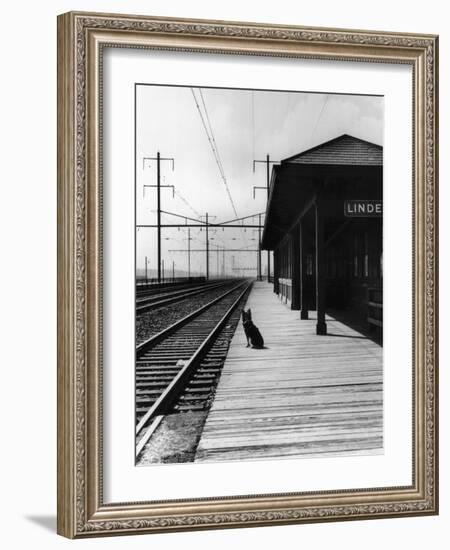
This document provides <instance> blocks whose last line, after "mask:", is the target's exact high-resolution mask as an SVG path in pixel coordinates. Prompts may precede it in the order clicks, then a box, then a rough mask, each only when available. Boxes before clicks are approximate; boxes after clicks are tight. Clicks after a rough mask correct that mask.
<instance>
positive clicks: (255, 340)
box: [242, 308, 264, 349]
mask: <svg viewBox="0 0 450 550" xmlns="http://www.w3.org/2000/svg"><path fill="white" fill-rule="evenodd" d="M242 324H243V326H244V332H245V336H246V338H247V347H250V345H251V346H252V348H255V349H263V348H264V340H263V337H262V336H261V333H260V332H259V330H258V328H257V327H256V326H255V325H254V324H253V321H252V310H251V309H250V308H249V309H248V310H247V311H245V309H243V310H242Z"/></svg>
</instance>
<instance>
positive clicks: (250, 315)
mask: <svg viewBox="0 0 450 550" xmlns="http://www.w3.org/2000/svg"><path fill="white" fill-rule="evenodd" d="M247 314H248V318H249V319H251V318H252V310H251V309H250V308H248V310H247Z"/></svg>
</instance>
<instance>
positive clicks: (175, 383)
mask: <svg viewBox="0 0 450 550" xmlns="http://www.w3.org/2000/svg"><path fill="white" fill-rule="evenodd" d="M251 284H252V283H251V282H248V281H244V282H243V283H241V284H240V285H237V286H236V287H234V288H233V289H232V290H231V291H229V292H227V293H225V294H223V295H222V296H221V297H219V299H216V300H214V301H213V302H214V303H218V302H219V301H220V300H222V299H223V298H225V297H226V296H227V295H229V294H230V292H234V291H235V290H237V289H238V288H239V287H240V286H243V285H245V288H244V290H242V291H241V292H240V293H239V296H238V297H237V298H236V300H235V301H234V302H233V303H232V305H231V306H230V307H229V308H228V310H227V311H226V313H225V314H224V315H223V316H222V317H221V319H220V320H219V321H218V322H217V323H216V324H215V326H214V328H213V329H212V330H211V331H210V332H209V334H208V335H207V337H206V338H205V339H204V340H203V342H202V343H201V344H200V345H199V346H198V348H197V349H196V351H195V352H194V353H193V355H192V356H191V357H190V358H189V359H188V360H187V361H185V363H184V366H183V367H182V368H181V370H180V371H179V372H178V373H177V374H176V375H175V376H174V377H173V379H172V381H171V382H170V384H169V385H168V386H167V387H166V389H165V390H164V391H163V392H162V393H161V395H160V396H159V398H158V399H157V400H156V401H155V403H153V405H152V406H151V407H150V408H149V410H148V411H147V413H146V414H145V415H144V416H143V417H142V419H141V420H140V422H139V423H138V424H137V426H136V435H139V433H140V432H141V431H142V430H143V429H144V428H145V426H146V425H147V424H148V423H149V422H150V420H153V422H152V424H151V425H150V426H149V428H148V430H147V431H146V433H145V435H144V436H143V437H142V438H141V439H140V440H139V442H138V444H137V446H136V458H137V457H138V456H139V455H140V453H141V452H142V450H143V448H144V447H145V445H146V444H147V442H148V440H149V439H150V437H151V435H152V434H153V433H154V431H155V430H156V428H157V427H158V425H159V423H160V422H161V420H162V418H163V417H164V412H165V411H166V410H167V409H168V408H169V407H170V406H171V405H172V404H173V402H174V401H175V400H176V399H177V398H178V397H179V395H180V393H181V392H182V391H183V389H184V388H185V386H186V381H187V380H188V379H189V377H190V376H191V374H192V373H193V372H194V371H195V368H196V367H197V365H198V364H199V362H200V361H201V360H202V359H203V358H204V357H205V355H206V354H207V352H208V350H209V349H210V347H211V346H212V345H213V343H214V340H215V339H216V338H217V336H218V335H219V334H220V332H221V330H222V329H223V327H224V326H225V323H226V322H227V321H228V318H229V317H230V316H231V315H232V314H233V312H234V310H235V309H236V307H237V306H238V305H239V303H240V301H241V300H242V298H243V297H244V296H245V293H246V292H247V291H248V289H249V287H250V286H251ZM212 304H213V303H212V302H211V303H210V304H209V306H211V305H212ZM200 309H202V310H204V308H200ZM206 309H207V308H206ZM198 311H200V310H197V312H194V313H197V315H196V316H195V317H197V316H198V315H199V314H200V313H198ZM202 312H203V311H202ZM185 319H186V318H185ZM172 326H173V325H172ZM169 328H171V327H169ZM172 332H173V331H172ZM172 332H171V333H172Z"/></svg>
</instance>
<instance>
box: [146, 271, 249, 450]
mask: <svg viewBox="0 0 450 550" xmlns="http://www.w3.org/2000/svg"><path fill="white" fill-rule="evenodd" d="M250 288H251V282H248V281H243V282H240V283H239V284H237V285H235V286H234V287H233V288H231V289H229V290H227V291H226V292H224V293H223V294H222V295H221V296H219V297H218V298H215V299H214V300H212V301H211V302H209V303H208V304H206V305H205V306H203V307H201V308H199V309H198V310H197V311H195V312H193V313H191V314H190V315H187V316H186V317H184V318H183V319H181V320H180V321H178V322H176V323H174V324H173V325H172V326H170V327H168V328H167V329H165V330H163V331H162V332H160V333H158V334H156V335H155V336H153V337H152V338H150V339H149V340H147V341H146V342H143V343H142V344H140V345H139V346H138V347H137V349H136V458H138V457H139V455H140V454H141V452H142V450H143V449H144V447H145V445H146V444H147V442H148V441H149V439H150V437H151V436H152V434H153V433H154V432H155V430H156V429H157V427H158V426H159V424H160V423H161V420H162V419H163V418H164V416H165V415H167V414H173V413H177V412H180V413H181V412H190V411H201V410H206V409H207V408H208V407H209V406H210V404H211V401H212V398H213V395H214V390H215V387H216V385H217V381H218V379H219V376H220V372H221V369H222V366H223V363H224V361H225V358H226V355H227V352H228V347H229V343H230V340H231V337H232V336H233V333H234V331H235V328H236V325H237V322H238V321H239V315H240V311H241V309H240V307H239V306H240V305H242V304H243V303H245V299H246V298H247V295H248V293H249V291H250Z"/></svg>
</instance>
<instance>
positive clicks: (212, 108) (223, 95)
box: [136, 85, 384, 276]
mask: <svg viewBox="0 0 450 550" xmlns="http://www.w3.org/2000/svg"><path fill="white" fill-rule="evenodd" d="M383 111H384V110H383V98H382V97H379V96H356V95H337V94H323V93H309V92H308V93H302V92H297V91H295V92H290V91H286V92H284V91H263V90H236V89H223V88H222V89H220V88H190V87H184V86H183V87H176V86H156V85H138V86H137V92H136V223H137V225H143V224H155V223H156V189H155V188H152V187H144V186H146V185H155V184H156V174H157V170H156V162H155V161H145V162H144V161H143V159H144V157H155V156H156V154H157V152H158V151H159V152H160V154H161V157H170V158H174V169H173V170H172V163H171V162H167V161H164V162H161V184H162V185H173V186H174V187H175V196H174V197H173V196H172V188H163V189H162V190H161V209H162V210H165V211H167V212H172V213H176V214H178V215H181V216H188V217H191V218H195V219H199V217H200V216H201V215H203V216H204V215H205V213H206V212H208V215H209V217H210V221H213V222H221V221H226V220H231V219H234V218H236V215H235V212H236V213H237V215H238V217H243V216H249V215H253V214H255V213H260V212H264V211H265V207H266V197H267V195H266V192H265V190H262V189H258V190H256V192H255V198H253V187H254V186H261V187H262V186H265V185H266V166H265V165H264V164H257V165H256V169H255V171H253V160H254V159H257V160H265V159H266V155H267V154H269V155H270V159H271V160H273V161H280V160H282V159H285V158H287V157H290V156H292V155H295V154H297V153H300V152H302V151H304V150H306V149H309V148H310V147H313V146H315V145H318V144H320V143H323V142H325V141H328V140H330V139H333V138H335V137H337V136H339V135H341V134H344V133H346V134H350V135H353V136H355V137H358V138H361V139H364V140H367V141H371V142H373V143H377V144H379V145H383V128H384V126H383ZM230 197H231V198H230ZM203 219H204V218H203ZM263 219H264V217H262V220H263ZM175 220H177V218H176V217H174V216H171V215H168V214H163V215H162V223H163V224H164V223H177V222H176V221H175ZM179 221H180V223H184V220H182V219H179ZM247 221H248V223H257V218H253V219H249V220H247ZM156 234H157V232H156V229H150V228H139V229H138V230H137V233H136V267H137V269H138V271H139V270H141V269H144V266H145V257H147V261H148V269H149V276H150V273H151V272H152V270H154V269H155V268H156V264H157V256H156V250H157V241H156ZM187 235H188V234H187V230H186V229H183V228H181V229H179V230H178V229H172V228H167V229H163V230H162V258H163V260H164V267H165V274H166V275H168V276H170V275H171V274H172V269H173V264H174V265H175V274H176V275H177V274H178V275H182V273H181V271H184V270H187V253H186V250H187ZM209 236H210V239H211V240H210V248H211V250H215V249H217V248H219V247H220V248H221V249H223V248H225V249H238V248H239V249H250V250H255V249H256V248H257V245H258V238H259V236H258V230H255V229H247V230H245V231H244V230H242V229H227V230H224V231H222V230H221V229H218V230H215V231H214V230H212V229H211V230H210V232H209ZM191 239H192V240H191V249H192V250H204V249H205V231H204V230H202V231H200V229H191ZM256 257H257V253H256V252H227V251H226V252H225V253H223V252H221V253H220V254H217V253H215V252H213V253H212V255H211V258H210V275H211V276H215V275H216V274H220V273H221V272H222V261H224V262H225V266H224V267H225V271H226V272H227V274H231V273H234V274H236V275H240V274H241V273H246V274H248V275H256V271H254V268H255V267H256ZM266 257H267V254H266V253H265V252H264V253H263V254H262V270H263V273H264V272H265V271H266ZM241 268H250V269H248V270H247V271H245V272H244V271H242V272H240V271H238V270H239V269H241ZM205 269H206V254H205V253H204V252H192V253H191V274H192V275H193V274H194V273H197V274H204V273H205ZM233 269H234V271H233Z"/></svg>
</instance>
